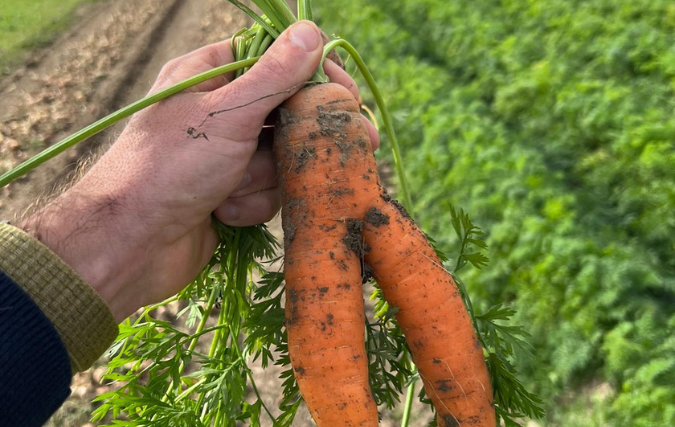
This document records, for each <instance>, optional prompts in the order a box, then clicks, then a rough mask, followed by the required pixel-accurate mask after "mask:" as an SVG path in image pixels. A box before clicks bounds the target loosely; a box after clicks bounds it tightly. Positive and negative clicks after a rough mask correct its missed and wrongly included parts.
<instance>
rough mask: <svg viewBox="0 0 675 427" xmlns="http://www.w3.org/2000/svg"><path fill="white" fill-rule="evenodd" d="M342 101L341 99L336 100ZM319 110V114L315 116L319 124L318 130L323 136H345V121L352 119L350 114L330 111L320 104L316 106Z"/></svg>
mask: <svg viewBox="0 0 675 427" xmlns="http://www.w3.org/2000/svg"><path fill="white" fill-rule="evenodd" d="M337 101H342V100H337ZM316 108H317V109H318V110H319V115H318V116H317V118H316V121H317V123H318V124H319V130H320V132H321V135H323V136H333V137H335V136H339V137H340V138H343V139H344V138H346V137H347V134H346V133H345V127H347V123H350V122H351V121H352V116H351V115H350V114H349V113H347V112H344V111H330V110H326V109H325V108H323V107H322V106H321V105H317V107H316Z"/></svg>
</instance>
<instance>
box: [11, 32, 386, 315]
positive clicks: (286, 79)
mask: <svg viewBox="0 0 675 427" xmlns="http://www.w3.org/2000/svg"><path fill="white" fill-rule="evenodd" d="M321 52H322V43H321V36H320V31H319V29H318V28H317V27H316V26H315V25H314V24H312V23H309V22H306V21H303V22H300V23H296V24H295V25H293V26H292V27H291V28H289V29H288V30H287V31H285V32H284V33H283V34H282V35H281V36H280V37H279V39H278V40H277V41H276V42H275V43H274V44H273V45H272V46H271V48H270V49H269V50H268V52H267V53H266V54H265V55H264V56H263V57H262V58H261V59H260V61H259V62H258V63H257V64H256V65H255V66H253V67H252V69H251V70H250V71H249V72H248V73H246V74H245V75H244V76H242V77H240V78H238V79H236V80H234V81H232V82H230V79H231V78H232V76H223V77H220V78H216V79H212V80H209V81H207V82H204V83H202V84H200V85H198V86H196V87H194V88H192V90H191V91H190V92H185V93H181V94H178V95H176V96H174V97H172V98H169V99H167V100H165V101H162V102H160V103H158V104H155V105H153V106H151V107H149V108H147V109H145V110H143V111H142V112H140V113H138V114H137V115H136V116H134V117H133V119H132V120H131V121H130V123H129V125H128V126H127V127H126V129H125V130H124V132H123V133H122V135H121V136H120V137H119V139H118V140H117V141H116V142H115V144H113V145H112V147H111V148H110V150H108V152H107V153H106V154H105V155H104V156H103V157H102V158H101V159H100V160H99V161H98V162H97V163H96V164H95V165H94V166H93V167H92V168H91V170H90V171H89V172H88V173H87V174H86V175H85V176H84V177H83V178H82V179H81V180H80V181H79V182H78V183H77V184H75V185H74V186H73V187H72V188H71V189H70V190H68V191H67V192H65V193H64V194H62V195H61V196H59V197H58V198H57V199H56V200H54V201H53V202H51V203H49V204H48V205H47V206H45V207H44V208H43V209H42V210H41V211H39V212H38V213H37V214H35V215H33V216H31V217H29V218H28V219H26V220H25V221H24V222H23V223H22V224H20V226H21V227H22V228H24V229H25V230H27V231H28V232H29V233H32V234H33V235H34V236H36V237H37V238H38V239H40V240H41V241H42V242H43V243H44V244H46V245H47V246H48V247H50V248H51V249H52V250H53V251H55V252H56V253H57V254H58V255H59V256H60V257H61V258H63V260H64V261H65V262H67V263H68V264H69V265H70V266H72V267H73V268H74V269H75V271H77V272H78V273H79V274H80V275H81V276H82V277H83V278H84V279H85V280H86V281H87V283H89V284H90V285H91V286H92V287H93V288H94V289H96V291H97V292H98V293H99V294H100V295H101V296H102V297H103V299H104V300H105V301H106V302H107V303H108V305H109V306H110V308H111V310H112V312H113V314H114V316H115V318H116V319H117V320H118V321H121V320H123V319H124V318H126V317H127V316H129V315H130V314H132V313H133V312H134V311H136V310H137V309H138V308H140V307H142V306H144V305H147V304H150V303H154V302H157V301H161V300H163V299H165V298H167V297H169V296H171V295H173V294H175V293H176V292H178V291H179V290H180V289H182V288H183V287H184V286H185V285H187V284H188V283H189V282H190V281H191V280H192V279H193V278H194V277H195V276H196V275H197V274H198V273H199V271H200V270H201V269H202V268H203V266H204V265H206V263H207V262H208V260H209V259H210V257H211V255H212V254H213V251H214V250H215V248H216V246H217V244H218V236H217V234H216V232H215V230H214V229H213V227H212V224H211V213H212V212H213V213H215V216H216V217H217V218H218V219H219V220H220V221H222V222H223V223H225V224H229V225H235V226H247V225H253V224H258V223H262V222H265V221H267V220H270V219H271V218H272V217H273V216H274V215H275V214H276V213H277V212H278V210H279V206H280V194H279V193H280V192H279V190H278V188H277V182H276V170H275V167H274V162H273V160H272V152H271V146H269V145H266V144H262V143H261V144H259V136H260V135H261V130H262V129H263V125H264V123H265V120H266V118H267V117H268V116H269V115H270V113H272V111H273V110H274V109H275V108H276V107H277V106H278V105H279V104H281V103H282V102H283V101H284V100H285V99H287V98H289V97H290V96H292V95H293V94H294V93H295V92H297V91H298V90H299V89H300V88H301V87H302V85H303V83H304V82H306V81H307V80H309V79H310V78H311V76H312V74H313V73H314V71H315V70H316V68H317V67H318V64H319V61H320V58H321ZM232 61H233V57H232V52H231V49H230V41H224V42H221V43H217V44H213V45H209V46H206V47H203V48H201V49H199V50H196V51H194V52H192V53H189V54H187V55H185V56H183V57H181V58H178V59H175V60H173V61H171V62H169V63H168V64H167V65H166V66H165V67H164V68H163V69H162V71H161V73H160V75H159V77H158V79H157V81H156V83H155V84H154V86H153V88H152V89H151V92H156V91H158V90H160V89H162V88H165V87H168V86H170V85H172V84H175V83H177V82H179V81H181V80H184V79H186V78H188V77H190V76H193V75H195V74H197V73H200V72H203V71H206V70H209V69H211V68H214V67H217V66H220V65H224V64H227V63H230V62H232ZM324 69H325V71H326V73H327V74H328V75H329V77H330V78H331V80H332V81H334V82H337V83H340V84H343V85H345V86H346V87H348V88H349V89H350V90H351V91H352V93H353V94H354V96H355V97H356V98H357V99H358V96H359V94H358V89H357V87H356V85H355V83H354V81H353V80H352V79H351V77H349V75H347V74H346V73H345V72H344V71H343V70H342V69H340V68H339V67H338V66H337V65H335V64H334V63H332V62H329V61H326V63H325V68H324ZM270 94H274V95H273V96H269V95H270ZM235 107H237V108H235ZM231 108H234V109H232V110H229V111H226V112H223V113H220V114H217V115H214V116H213V117H210V118H208V119H207V120H206V121H204V119H205V118H207V116H208V114H209V113H211V112H214V111H221V110H228V109H231ZM363 122H364V126H366V127H367V128H368V129H369V133H370V135H371V141H372V143H373V145H374V147H376V146H377V145H378V143H379V139H378V137H377V132H376V131H375V130H374V128H373V127H372V125H371V124H370V123H369V122H368V121H367V120H366V119H365V118H364V119H363ZM202 123H203V125H202ZM191 128H192V130H191Z"/></svg>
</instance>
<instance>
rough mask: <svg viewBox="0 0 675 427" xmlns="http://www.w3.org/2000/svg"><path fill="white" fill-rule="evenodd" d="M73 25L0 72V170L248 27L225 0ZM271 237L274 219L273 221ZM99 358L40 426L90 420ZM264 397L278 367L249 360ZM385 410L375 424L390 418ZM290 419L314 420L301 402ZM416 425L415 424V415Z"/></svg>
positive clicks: (61, 162) (55, 176)
mask: <svg viewBox="0 0 675 427" xmlns="http://www.w3.org/2000/svg"><path fill="white" fill-rule="evenodd" d="M75 13H76V15H77V19H76V21H77V23H76V24H75V25H73V26H72V27H71V28H70V29H69V30H68V31H66V32H65V33H64V34H62V35H61V36H60V37H59V38H58V39H57V40H56V41H54V43H53V44H52V45H51V46H49V47H47V48H45V49H42V50H40V51H38V52H35V53H34V54H33V55H32V56H31V57H30V58H29V59H28V60H27V62H26V63H25V64H24V65H23V66H21V67H20V68H18V69H16V70H15V71H14V72H13V73H12V74H10V75H9V76H8V77H6V78H4V79H0V171H4V170H7V169H9V168H11V167H13V166H16V165H17V164H19V163H20V162H22V161H23V160H25V159H27V158H30V157H31V156H33V155H35V154H36V153H38V152H39V151H41V150H43V149H44V148H46V147H48V146H50V145H51V144H54V143H55V142H57V141H59V140H60V139H62V138H63V137H65V136H67V135H69V134H71V133H73V132H74V131H76V130H78V129H81V128H82V127H84V126H86V125H88V124H90V123H92V122H94V121H95V120H97V119H99V118H101V117H103V116H105V115H106V114H109V113H110V112H112V111H115V110H116V109H118V108H120V107H122V106H124V105H127V104H129V103H131V102H133V101H135V100H137V99H140V98H142V97H143V96H144V95H145V94H146V93H147V91H148V90H149V88H150V86H151V85H152V83H153V82H154V79H155V77H156V76H157V74H158V73H159V71H160V69H161V67H162V66H163V65H164V64H165V63H166V62H167V61H169V60H170V59H172V58H175V57H178V56H181V55H183V54H185V53H188V52H190V51H192V50H194V49H196V48H198V47H200V46H203V45H205V44H208V43H213V42H216V41H220V40H224V39H226V38H228V37H229V36H230V35H232V34H233V33H235V32H236V31H237V30H239V29H240V28H242V27H243V26H245V25H247V24H248V21H247V19H245V17H244V16H243V14H242V13H241V12H239V11H238V10H237V9H235V8H234V7H233V6H231V5H230V4H229V3H228V2H227V1H225V0H201V1H183V0H115V1H113V0H104V1H100V2H97V3H93V4H85V5H83V6H82V7H80V8H78V9H77V11H76V12H75ZM123 126H124V123H122V124H120V125H118V126H115V127H113V128H112V129H110V130H108V131H106V132H104V133H102V134H101V135H98V136H97V137H95V138H92V139H91V140H90V141H87V142H85V143H83V144H81V145H80V146H78V147H74V148H71V149H70V150H69V151H67V152H66V153H64V154H62V155H61V156H59V157H58V158H56V159H53V160H51V161H49V162H48V163H47V164H45V165H43V166H41V167H39V168H38V169H36V170H35V171H33V172H31V173H30V174H29V175H27V176H26V177H24V178H22V179H20V180H18V181H17V182H15V183H12V184H11V185H9V186H8V187H6V188H4V189H2V190H0V219H16V218H17V217H19V216H20V215H22V213H23V212H25V211H26V210H27V209H28V208H29V207H30V206H31V205H33V204H35V203H36V201H37V200H39V199H41V198H44V197H48V195H49V194H50V193H52V192H53V191H54V188H57V187H59V186H60V185H61V183H63V182H64V181H67V180H68V179H69V176H71V175H72V174H73V173H74V172H75V171H76V169H77V166H78V164H79V163H80V162H82V160H83V159H85V158H87V157H90V156H91V155H92V154H93V153H97V152H101V151H103V150H105V149H106V148H107V147H108V146H109V145H110V144H111V143H112V142H114V140H115V138H116V136H117V135H119V134H120V132H121V130H122V129H123ZM271 228H272V230H273V231H274V232H275V234H277V236H278V237H280V235H281V225H280V221H279V220H278V218H277V219H275V220H274V221H273V223H272V224H271ZM105 362H106V361H105V359H102V360H101V361H99V362H98V363H97V364H96V365H95V366H94V367H93V368H92V369H90V370H89V371H87V372H84V373H81V374H78V375H76V376H75V378H74V379H73V383H72V387H71V388H72V395H71V398H70V399H69V400H68V401H67V402H66V404H65V405H64V406H63V407H62V409H61V410H60V411H59V412H58V413H57V414H55V415H54V417H52V419H51V420H50V422H49V423H48V424H47V425H48V426H52V427H57V426H58V427H71V426H72V427H76V426H77V427H82V426H87V427H89V426H93V425H94V424H92V423H89V421H88V420H89V418H90V415H91V411H92V410H93V408H94V406H93V404H92V403H91V400H92V399H93V398H94V397H95V396H96V395H98V394H101V393H103V392H106V391H108V387H107V386H105V385H101V383H100V379H101V376H102V374H103V372H104V371H105V367H104V365H105ZM252 369H253V372H254V374H255V377H256V383H257V384H258V387H259V389H260V391H261V393H262V394H263V397H264V399H265V403H266V404H267V405H268V406H269V407H270V408H272V407H276V406H277V405H278V403H279V401H280V400H281V382H280V381H279V380H278V374H279V372H280V370H278V369H276V367H271V368H268V369H266V370H263V369H262V368H261V367H260V366H257V365H255V364H254V366H252ZM396 424H397V423H395V422H394V419H393V418H392V417H391V416H387V417H385V420H383V422H382V423H381V425H385V426H389V425H392V426H393V425H396ZM294 425H296V426H301V427H302V426H311V425H314V423H313V422H312V421H311V419H310V417H309V414H308V413H307V411H306V409H304V407H303V408H302V409H301V411H300V412H299V414H298V416H297V417H296V420H295V423H294ZM420 425H421V422H420Z"/></svg>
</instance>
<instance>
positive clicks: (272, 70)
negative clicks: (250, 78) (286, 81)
mask: <svg viewBox="0 0 675 427" xmlns="http://www.w3.org/2000/svg"><path fill="white" fill-rule="evenodd" d="M260 65H261V66H262V67H261V70H260V71H261V76H262V77H266V78H270V79H275V78H277V77H279V76H284V75H287V74H288V73H289V72H290V71H291V70H290V66H289V64H288V63H287V62H286V61H284V60H283V59H281V58H279V57H278V56H276V55H270V56H268V57H267V58H265V61H261V63H260Z"/></svg>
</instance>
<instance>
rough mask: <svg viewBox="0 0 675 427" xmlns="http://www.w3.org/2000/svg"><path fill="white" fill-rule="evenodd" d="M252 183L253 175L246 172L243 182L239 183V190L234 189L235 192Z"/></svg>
mask: <svg viewBox="0 0 675 427" xmlns="http://www.w3.org/2000/svg"><path fill="white" fill-rule="evenodd" d="M250 183H251V174H250V173H248V172H246V175H244V177H243V178H242V179H241V182H240V183H239V185H238V186H237V188H235V189H234V191H239V190H241V189H242V188H244V187H246V186H247V185H248V184H250Z"/></svg>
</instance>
